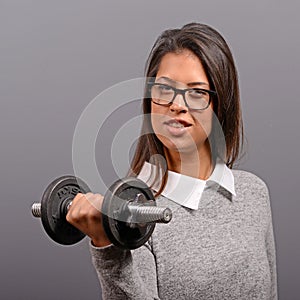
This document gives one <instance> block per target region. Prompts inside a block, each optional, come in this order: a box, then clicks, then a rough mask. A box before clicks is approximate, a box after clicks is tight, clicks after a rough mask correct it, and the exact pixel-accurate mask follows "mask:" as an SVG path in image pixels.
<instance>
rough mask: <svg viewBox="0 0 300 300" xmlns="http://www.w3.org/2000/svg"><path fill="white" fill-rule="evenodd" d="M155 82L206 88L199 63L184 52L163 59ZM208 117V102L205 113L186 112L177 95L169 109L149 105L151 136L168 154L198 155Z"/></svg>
mask: <svg viewBox="0 0 300 300" xmlns="http://www.w3.org/2000/svg"><path fill="white" fill-rule="evenodd" d="M155 82H157V83H163V84H167V85H170V86H172V87H175V88H179V89H186V88H202V89H206V90H209V89H210V86H209V83H208V79H207V76H206V74H205V71H204V68H203V66H202V63H201V61H200V60H199V58H198V57H197V56H196V55H195V54H194V53H193V52H191V51H190V50H187V49H185V50H183V51H181V52H180V53H167V54H166V55H164V56H163V58H162V60H161V63H160V66H159V69H158V72H157V76H156V79H155ZM212 116H213V110H212V102H211V104H210V106H209V107H208V108H207V109H205V110H200V111H196V110H189V108H188V107H187V106H186V104H185V102H184V100H183V97H182V95H180V94H178V95H177V96H176V98H175V99H174V101H173V103H172V104H171V105H170V106H161V105H158V104H155V103H153V102H151V122H152V127H153V130H154V133H155V134H156V136H157V137H158V139H159V140H160V141H161V142H162V143H163V145H164V146H165V147H166V148H167V149H168V150H169V151H176V152H178V151H179V152H185V153H186V152H194V151H198V153H199V151H201V150H203V149H205V148H206V149H207V147H209V144H208V139H207V137H208V136H209V134H210V132H211V128H212Z"/></svg>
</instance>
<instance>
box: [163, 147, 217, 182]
mask: <svg viewBox="0 0 300 300" xmlns="http://www.w3.org/2000/svg"><path fill="white" fill-rule="evenodd" d="M165 154H166V159H167V164H168V169H169V170H170V171H173V172H176V173H180V174H183V175H187V176H190V177H195V178H199V179H202V180H206V179H208V178H209V176H210V175H211V173H212V170H213V162H212V157H211V152H210V147H209V143H208V142H207V144H206V145H205V146H204V147H202V148H201V149H199V150H198V151H194V152H191V153H189V152H177V151H170V150H169V149H165Z"/></svg>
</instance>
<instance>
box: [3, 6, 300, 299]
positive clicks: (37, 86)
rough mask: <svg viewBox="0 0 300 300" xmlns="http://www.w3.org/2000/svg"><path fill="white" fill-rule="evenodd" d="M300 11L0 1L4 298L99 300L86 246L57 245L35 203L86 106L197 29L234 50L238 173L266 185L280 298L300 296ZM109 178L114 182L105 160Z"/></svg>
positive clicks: (68, 165)
mask: <svg viewBox="0 0 300 300" xmlns="http://www.w3.org/2000/svg"><path fill="white" fill-rule="evenodd" d="M299 8H300V5H299V4H298V1H277V0H268V1H267V0H255V1H250V0H246V1H245V0H244V1H241V0H220V1H212V0H210V1H200V0H198V1H181V2H175V1H147V2H146V1H138V0H136V1H109V2H108V1H96V0H94V1H76V0H60V1H41V0H39V1H25V0H23V1H22V0H20V1H14V0H8V1H3V0H1V2H0V101H1V110H0V124H1V125H0V141H1V155H0V166H1V173H0V176H1V177H0V185H1V189H0V190H1V201H0V214H1V215H0V230H1V248H0V249H1V250H0V253H1V255H0V261H1V264H0V266H1V267H0V270H1V271H0V272H1V278H0V283H1V288H0V298H1V299H45V300H46V299H73V300H75V299H83V298H86V299H99V298H100V287H99V284H98V280H97V278H96V274H95V271H94V270H93V267H92V265H91V261H90V256H89V251H88V243H87V240H86V239H85V241H83V242H81V243H79V244H78V245H76V246H74V247H59V246H57V245H56V244H54V243H52V242H51V241H50V240H49V239H48V237H47V236H46V235H45V234H44V232H43V231H42V229H41V225H40V222H39V221H38V220H36V219H33V218H32V217H31V214H30V210H29V209H30V206H31V204H32V202H34V201H39V199H40V197H41V195H42V193H43V190H44V188H45V187H46V185H47V184H48V183H49V182H50V180H52V179H54V178H55V177H57V176H59V175H61V174H70V173H72V172H73V170H72V157H71V152H72V137H73V133H74V128H75V125H76V122H77V120H78V118H79V116H80V114H81V112H82V110H83V109H84V108H85V107H86V105H87V104H88V103H89V102H90V101H91V100H92V99H93V98H94V97H95V96H96V95H97V94H98V93H99V92H101V91H102V90H104V89H106V88H108V87H110V86H111V85H113V84H115V83H118V82H120V81H123V80H127V79H131V78H135V77H139V76H142V75H143V69H144V62H145V59H146V57H147V55H148V53H149V50H150V48H151V46H152V44H153V42H154V40H155V38H156V37H157V35H158V34H159V33H160V32H161V31H162V30H164V29H166V28H170V27H178V26H182V25H183V24H184V23H187V22H190V21H200V22H204V23H207V24H210V25H212V26H213V27H215V28H217V29H218V30H219V31H220V32H221V33H222V34H223V35H224V36H225V38H226V39H227V41H228V42H229V44H230V46H231V48H232V49H233V53H234V56H235V59H236V62H237V66H238V70H239V75H240V82H241V91H242V93H241V94H242V108H243V116H244V122H245V133H246V136H247V139H248V146H247V151H248V155H247V156H246V157H245V158H244V159H243V161H242V162H241V164H240V166H239V168H241V169H246V170H249V171H252V172H253V173H255V174H257V175H258V176H260V177H261V178H262V179H263V180H264V181H265V182H266V183H267V185H268V187H269V189H270V195H271V201H272V210H273V221H274V228H275V237H276V244H277V260H278V277H279V278H278V279H279V295H280V298H281V299H299V292H300V291H299V278H300V270H299V267H300V264H299V253H300V241H299V238H298V237H299V221H298V220H299V216H298V215H299V209H300V204H299V201H298V197H299V196H298V190H299V157H298V156H299V137H300V135H299V125H300V121H299V108H300V104H299V73H300V58H299V53H300V40H299V29H300V18H299V15H298V12H299ZM103 105H105V103H103ZM122 112H123V113H125V114H126V113H127V114H128V117H130V116H132V115H134V114H138V113H139V106H138V105H135V106H133V107H132V106H131V107H128V108H127V109H125V108H124V110H123V111H122ZM123 115H124V114H123ZM124 120H126V116H125V118H124ZM108 130H109V128H108ZM108 135H109V132H108ZM98 144H99V143H98ZM100 146H103V149H104V148H105V147H106V150H103V151H102V150H101V147H99V149H98V148H97V149H98V150H97V159H98V160H102V161H105V160H108V161H109V159H108V157H107V153H109V151H108V150H107V147H108V146H109V145H104V144H103V145H100ZM104 146H105V147H104ZM108 149H109V148H108ZM120 155H122V154H120ZM124 159H125V157H124ZM105 174H106V176H107V181H111V180H113V179H114V176H115V174H114V173H113V171H112V170H111V169H110V168H109V164H108V167H107V169H105ZM101 192H103V191H101Z"/></svg>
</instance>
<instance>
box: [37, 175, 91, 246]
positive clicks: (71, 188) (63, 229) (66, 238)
mask: <svg viewBox="0 0 300 300" xmlns="http://www.w3.org/2000/svg"><path fill="white" fill-rule="evenodd" d="M89 191H90V189H89V187H88V186H87V185H86V184H85V183H84V182H83V181H82V180H81V179H79V178H76V177H75V176H72V175H65V176H62V177H59V178H57V179H55V180H54V181H53V182H51V183H50V184H49V185H48V187H47V188H46V190H45V192H44V194H43V197H42V201H41V218H42V223H43V226H44V229H45V231H46V232H47V234H48V235H49V236H50V238H51V239H52V240H54V241H55V242H57V243H59V244H61V245H72V244H75V243H77V242H79V241H81V240H82V239H83V238H84V237H85V234H84V233H82V232H81V231H79V230H78V229H77V228H75V227H74V226H72V225H71V224H70V223H68V222H67V221H66V218H65V214H63V213H61V205H62V203H63V202H64V201H65V200H72V199H73V198H74V197H75V196H76V194H78V193H88V192H89Z"/></svg>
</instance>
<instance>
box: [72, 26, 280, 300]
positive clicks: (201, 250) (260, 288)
mask: <svg viewBox="0 0 300 300" xmlns="http://www.w3.org/2000/svg"><path fill="white" fill-rule="evenodd" d="M146 76H147V80H146V86H145V97H144V99H143V110H144V122H143V126H142V132H141V136H140V138H139V141H138V145H137V148H136V152H135V156H134V158H133V161H132V170H130V172H129V175H135V174H138V177H139V178H140V179H142V180H144V181H146V182H147V183H148V184H149V185H150V186H151V187H152V189H153V190H154V191H155V193H156V198H157V200H156V201H157V205H161V206H169V207H170V208H171V209H172V211H173V219H172V221H171V222H170V223H169V224H167V225H163V226H156V229H155V231H154V233H153V235H152V237H151V238H150V240H149V241H148V242H147V243H146V244H145V245H144V246H142V247H140V248H138V249H136V250H133V251H125V250H121V249H119V248H116V247H115V246H113V245H111V242H110V241H109V240H108V238H107V237H106V235H105V233H104V231H103V229H101V230H99V228H102V227H101V226H102V225H101V213H100V212H99V211H98V210H97V209H95V208H94V205H95V206H96V207H101V203H102V196H101V195H99V194H91V193H89V194H86V195H82V194H79V195H77V196H76V198H75V199H74V201H73V204H72V206H71V208H70V210H69V213H68V215H67V220H68V221H69V222H70V223H72V224H73V225H74V226H76V227H77V228H79V229H80V230H81V231H83V232H85V233H86V234H87V235H88V236H90V237H91V241H92V242H91V253H92V258H93V263H94V265H95V268H96V270H97V273H98V276H99V280H100V283H101V287H102V293H103V298H104V299H143V300H145V299H198V300H199V299H206V300H207V299H239V300H240V299H260V300H261V299H277V282H276V258H275V245H274V237H273V226H272V217H271V209H270V203H269V194H268V189H267V187H266V185H265V184H264V182H263V181H262V180H261V179H259V178H258V177H257V176H255V175H253V174H251V173H248V172H245V171H239V170H232V167H233V164H234V162H235V161H236V159H237V158H238V156H239V154H240V152H241V151H240V150H241V146H242V140H243V126H242V118H241V112H240V100H239V88H238V79H237V72H236V68H235V65H234V61H233V58H232V54H231V52H230V49H229V48H228V46H227V44H226V42H225V41H224V39H223V38H222V36H221V35H220V34H219V33H218V32H217V31H215V30H214V29H212V28H211V27H209V26H207V25H203V24H198V23H191V24H187V25H185V26H183V27H182V28H181V29H173V30H167V31H165V32H163V33H162V35H161V36H160V37H159V38H158V39H157V41H156V42H155V44H154V46H153V48H152V51H151V53H150V56H149V58H148V61H147V65H146Z"/></svg>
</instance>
